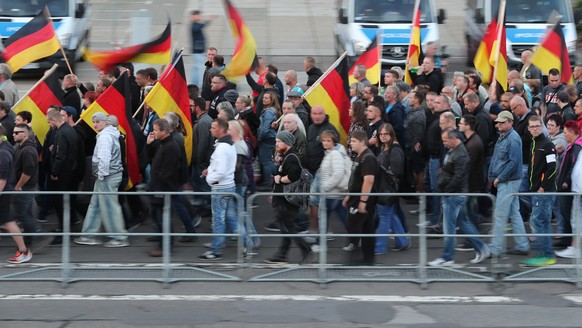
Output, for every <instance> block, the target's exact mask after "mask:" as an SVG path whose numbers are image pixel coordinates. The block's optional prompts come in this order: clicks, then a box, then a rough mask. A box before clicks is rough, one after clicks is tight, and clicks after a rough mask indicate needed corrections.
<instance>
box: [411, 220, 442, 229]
mask: <svg viewBox="0 0 582 328" xmlns="http://www.w3.org/2000/svg"><path fill="white" fill-rule="evenodd" d="M416 226H417V227H425V228H427V229H433V228H437V227H439V225H438V224H432V223H430V221H424V223H419V224H417V225H416Z"/></svg>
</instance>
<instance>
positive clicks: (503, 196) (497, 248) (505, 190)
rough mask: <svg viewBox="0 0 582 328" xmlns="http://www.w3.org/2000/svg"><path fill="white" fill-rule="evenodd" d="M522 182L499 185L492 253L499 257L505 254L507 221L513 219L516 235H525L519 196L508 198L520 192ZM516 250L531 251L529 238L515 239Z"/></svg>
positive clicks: (515, 181) (501, 183)
mask: <svg viewBox="0 0 582 328" xmlns="http://www.w3.org/2000/svg"><path fill="white" fill-rule="evenodd" d="M520 183H521V180H513V181H509V182H500V183H499V184H497V203H496V204H495V211H494V213H493V217H494V218H495V219H494V221H493V238H492V239H491V245H489V246H490V247H491V253H492V254H493V255H499V254H501V253H504V252H505V238H504V237H503V234H504V233H505V227H506V226H507V220H508V219H509V218H511V227H512V230H513V233H515V234H525V226H524V225H523V219H522V217H521V214H520V213H519V199H518V197H517V196H512V197H507V195H509V194H513V193H516V192H518V190H519V185H520ZM514 239H515V249H517V250H519V251H524V252H527V251H529V242H528V239H527V237H524V236H522V237H514Z"/></svg>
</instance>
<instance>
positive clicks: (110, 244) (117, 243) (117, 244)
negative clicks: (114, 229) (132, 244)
mask: <svg viewBox="0 0 582 328" xmlns="http://www.w3.org/2000/svg"><path fill="white" fill-rule="evenodd" d="M103 246H105V247H109V248H117V247H127V246H129V241H127V239H121V240H119V239H111V240H110V241H108V242H106V243H105V244H103Z"/></svg>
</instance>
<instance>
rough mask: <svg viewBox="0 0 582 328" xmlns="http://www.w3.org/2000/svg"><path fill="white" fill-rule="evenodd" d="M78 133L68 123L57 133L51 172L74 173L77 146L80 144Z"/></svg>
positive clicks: (56, 174)
mask: <svg viewBox="0 0 582 328" xmlns="http://www.w3.org/2000/svg"><path fill="white" fill-rule="evenodd" d="M78 139H79V138H78V137H77V133H76V132H75V130H74V129H73V127H71V126H70V125H68V124H67V123H63V124H62V125H61V126H60V127H59V128H58V129H57V130H56V133H55V139H54V141H53V148H52V150H51V174H52V175H53V176H55V177H59V176H61V175H74V174H75V172H76V169H77V158H78V156H77V148H78V145H79V142H78Z"/></svg>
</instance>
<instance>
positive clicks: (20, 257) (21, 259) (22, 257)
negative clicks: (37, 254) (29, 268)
mask: <svg viewBox="0 0 582 328" xmlns="http://www.w3.org/2000/svg"><path fill="white" fill-rule="evenodd" d="M30 259H32V252H31V251H30V250H29V249H27V250H26V251H24V252H22V251H17V252H16V255H15V256H13V257H11V258H9V259H8V260H7V261H6V262H8V263H14V264H20V263H26V262H28V261H30Z"/></svg>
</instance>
